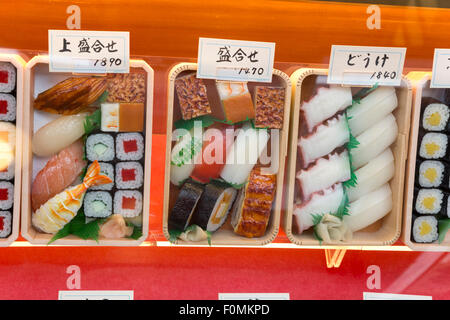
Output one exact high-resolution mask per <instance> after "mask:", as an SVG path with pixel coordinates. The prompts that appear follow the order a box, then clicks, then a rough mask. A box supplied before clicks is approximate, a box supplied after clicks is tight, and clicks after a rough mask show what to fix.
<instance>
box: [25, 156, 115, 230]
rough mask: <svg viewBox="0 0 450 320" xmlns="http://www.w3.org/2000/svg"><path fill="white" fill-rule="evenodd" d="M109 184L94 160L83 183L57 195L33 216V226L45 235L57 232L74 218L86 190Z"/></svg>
mask: <svg viewBox="0 0 450 320" xmlns="http://www.w3.org/2000/svg"><path fill="white" fill-rule="evenodd" d="M111 182H112V180H111V179H110V178H109V177H107V176H104V175H101V174H100V165H99V163H98V161H97V160H95V161H94V162H93V163H92V164H91V165H90V166H89V167H88V169H87V172H86V176H85V177H84V179H83V183H81V184H79V185H76V186H74V187H70V188H69V189H66V190H64V191H63V192H60V193H58V194H57V195H56V196H54V197H53V198H51V199H50V200H48V201H47V202H46V203H45V204H44V205H42V206H41V207H40V208H39V209H38V210H37V211H36V212H35V213H34V214H33V217H32V223H33V226H35V227H36V228H38V229H39V230H42V231H43V232H46V233H56V232H58V231H59V230H61V229H62V228H63V227H64V226H65V225H66V224H67V223H69V222H70V221H71V220H72V219H73V217H75V216H76V214H77V213H78V210H79V209H80V207H81V205H82V204H83V198H84V195H85V194H86V191H87V189H88V188H90V187H92V186H98V185H102V184H107V183H111Z"/></svg>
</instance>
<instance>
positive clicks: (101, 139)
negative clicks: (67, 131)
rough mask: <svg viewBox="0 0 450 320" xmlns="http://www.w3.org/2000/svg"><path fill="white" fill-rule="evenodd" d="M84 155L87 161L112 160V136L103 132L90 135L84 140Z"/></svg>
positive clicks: (113, 155)
mask: <svg viewBox="0 0 450 320" xmlns="http://www.w3.org/2000/svg"><path fill="white" fill-rule="evenodd" d="M86 156H87V158H88V160H89V161H95V160H97V161H112V160H113V159H114V157H115V152H114V138H113V137H112V136H111V135H109V134H104V133H97V134H92V135H90V136H89V137H88V138H87V140H86Z"/></svg>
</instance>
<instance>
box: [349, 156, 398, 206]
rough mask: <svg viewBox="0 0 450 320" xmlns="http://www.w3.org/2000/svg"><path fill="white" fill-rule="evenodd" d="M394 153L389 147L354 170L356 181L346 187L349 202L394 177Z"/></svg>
mask: <svg viewBox="0 0 450 320" xmlns="http://www.w3.org/2000/svg"><path fill="white" fill-rule="evenodd" d="M394 173H395V165H394V155H393V154H392V151H391V149H390V148H387V149H386V150H385V151H383V152H382V153H380V155H378V156H377V157H376V158H374V159H373V160H370V161H369V163H367V164H366V165H365V166H363V167H361V168H360V169H358V170H356V171H355V175H356V181H358V183H357V184H356V186H354V187H353V188H348V189H347V195H348V200H349V201H350V202H352V201H355V200H357V199H359V198H361V197H362V196H363V195H365V194H367V193H369V192H371V191H373V190H376V189H378V188H379V187H381V186H382V185H384V184H385V183H387V182H389V180H391V179H392V177H394Z"/></svg>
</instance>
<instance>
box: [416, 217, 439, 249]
mask: <svg viewBox="0 0 450 320" xmlns="http://www.w3.org/2000/svg"><path fill="white" fill-rule="evenodd" d="M412 238H413V241H414V242H419V243H432V242H434V241H436V240H438V238H439V227H438V219H437V218H436V217H434V216H420V217H417V218H415V219H414V222H413V227H412Z"/></svg>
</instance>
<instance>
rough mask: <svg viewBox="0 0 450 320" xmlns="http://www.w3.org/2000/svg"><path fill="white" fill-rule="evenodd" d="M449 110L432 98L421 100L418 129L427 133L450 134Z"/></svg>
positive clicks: (446, 106)
mask: <svg viewBox="0 0 450 320" xmlns="http://www.w3.org/2000/svg"><path fill="white" fill-rule="evenodd" d="M449 118H450V108H449V107H448V105H446V104H444V103H442V102H441V101H439V100H437V99H434V98H425V99H422V106H421V110H420V127H421V128H423V129H424V130H427V131H437V132H450V130H449V129H450V121H449Z"/></svg>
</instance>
